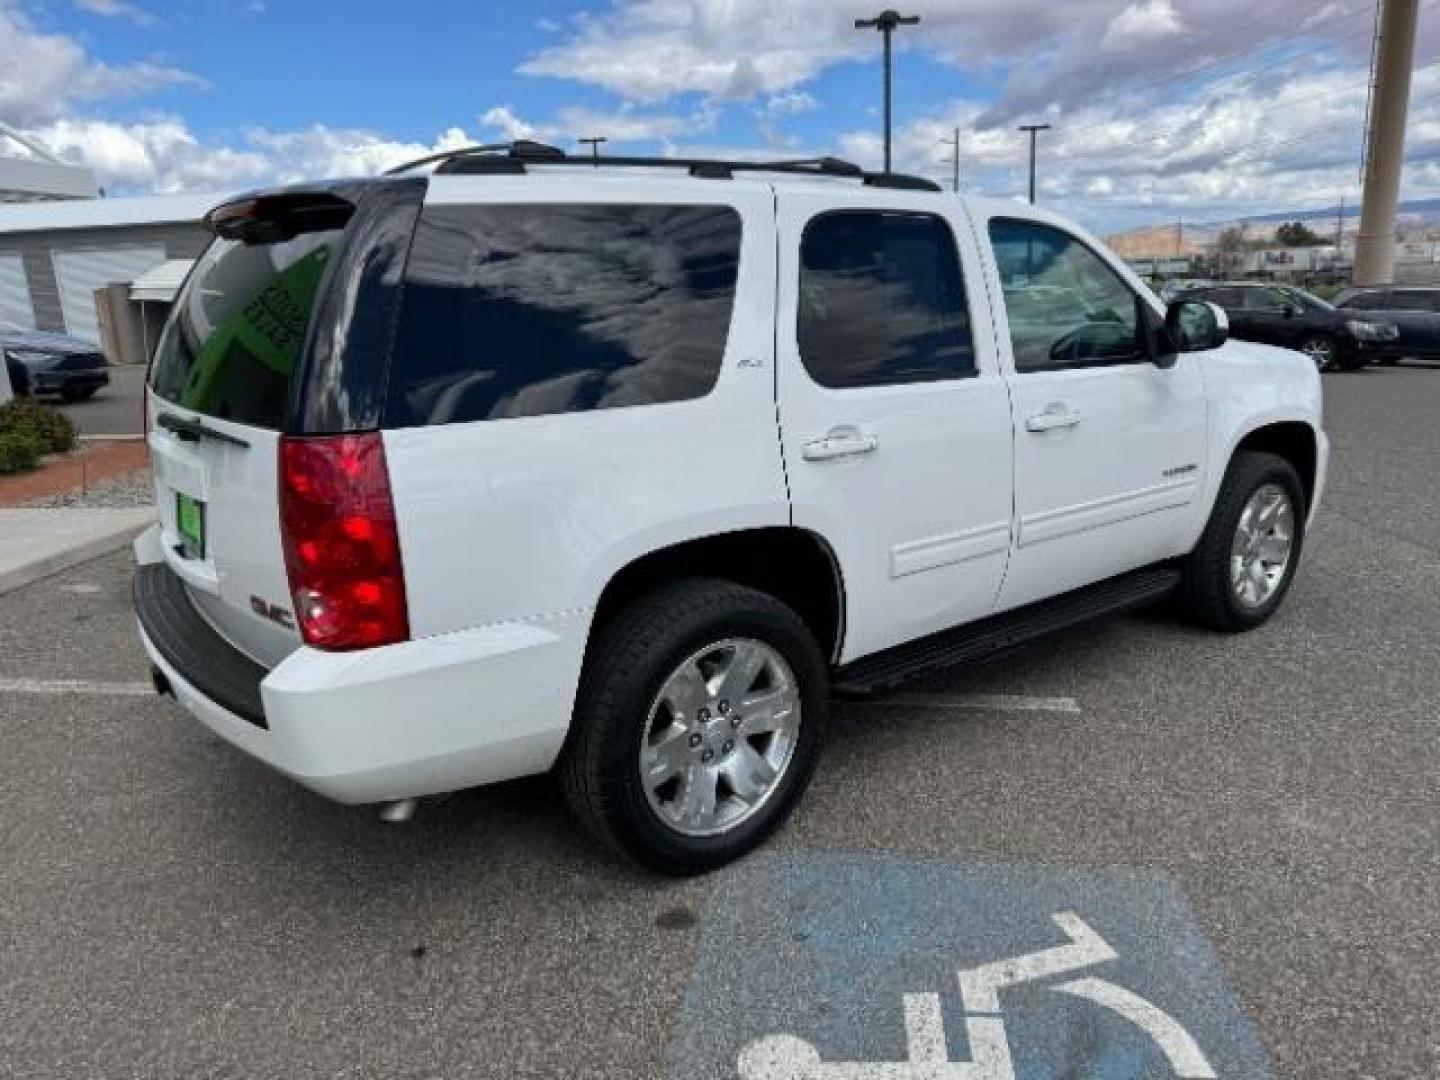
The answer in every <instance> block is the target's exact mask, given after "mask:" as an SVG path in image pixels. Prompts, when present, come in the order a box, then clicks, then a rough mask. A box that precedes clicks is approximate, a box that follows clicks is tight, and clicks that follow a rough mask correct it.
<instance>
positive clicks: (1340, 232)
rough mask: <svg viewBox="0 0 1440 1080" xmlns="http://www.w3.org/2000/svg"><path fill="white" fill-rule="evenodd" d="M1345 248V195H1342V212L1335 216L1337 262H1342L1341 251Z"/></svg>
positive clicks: (1342, 193)
mask: <svg viewBox="0 0 1440 1080" xmlns="http://www.w3.org/2000/svg"><path fill="white" fill-rule="evenodd" d="M1344 246H1345V193H1344V192H1343V191H1342V192H1341V193H1340V212H1339V213H1338V214H1336V215H1335V261H1336V262H1339V261H1340V254H1341V251H1340V249H1341V248H1343V247H1344Z"/></svg>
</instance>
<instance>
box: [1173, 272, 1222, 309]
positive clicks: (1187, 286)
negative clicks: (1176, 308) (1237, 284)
mask: <svg viewBox="0 0 1440 1080" xmlns="http://www.w3.org/2000/svg"><path fill="white" fill-rule="evenodd" d="M1214 284H1215V282H1213V281H1205V280H1202V279H1198V278H1175V279H1173V280H1171V281H1167V282H1165V284H1164V285H1161V286H1160V299H1161V300H1164V301H1165V302H1166V303H1167V304H1168V303H1170V301H1172V300H1174V299H1175V298H1176V297H1177V296H1179V295H1181V294H1182V293H1187V292H1194V291H1195V290H1196V289H1205V288H1209V287H1211V286H1213V285H1214Z"/></svg>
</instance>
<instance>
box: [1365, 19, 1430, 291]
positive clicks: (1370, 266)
mask: <svg viewBox="0 0 1440 1080" xmlns="http://www.w3.org/2000/svg"><path fill="white" fill-rule="evenodd" d="M1381 3H1382V7H1381V11H1380V44H1379V50H1378V52H1377V53H1376V60H1375V96H1374V99H1373V102H1372V106H1371V107H1372V111H1371V115H1370V133H1369V140H1368V143H1367V148H1368V149H1367V153H1366V169H1365V191H1364V194H1363V196H1362V202H1361V207H1360V232H1359V234H1358V235H1357V236H1356V239H1355V270H1354V283H1355V284H1356V285H1389V284H1390V283H1391V282H1392V281H1393V280H1394V277H1395V212H1396V209H1397V208H1398V206H1399V202H1400V173H1401V169H1402V167H1403V165H1404V162H1405V114H1406V112H1407V111H1408V109H1409V104H1410V79H1411V75H1412V73H1413V70H1414V67H1415V23H1416V21H1417V19H1418V13H1419V6H1420V4H1419V0H1381Z"/></svg>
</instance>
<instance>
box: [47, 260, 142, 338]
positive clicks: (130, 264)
mask: <svg viewBox="0 0 1440 1080" xmlns="http://www.w3.org/2000/svg"><path fill="white" fill-rule="evenodd" d="M53 258H54V263H55V280H56V282H57V283H58V284H59V286H60V309H61V311H63V312H64V313H65V329H66V330H67V331H68V332H69V333H71V334H74V335H75V336H76V337H78V338H84V339H85V340H86V341H95V342H98V341H99V340H100V317H99V316H98V315H97V314H96V312H95V290H96V289H101V288H104V287H105V286H106V285H113V284H115V283H117V282H120V283H123V284H129V283H130V282H131V281H133V280H135V278H137V277H139V276H140V275H141V274H143V273H145V271H146V270H152V269H154V268H155V267H157V266H159V265H160V264H161V263H163V262H164V261H165V249H164V248H158V247H116V248H96V249H94V250H90V251H56V252H54V253H53Z"/></svg>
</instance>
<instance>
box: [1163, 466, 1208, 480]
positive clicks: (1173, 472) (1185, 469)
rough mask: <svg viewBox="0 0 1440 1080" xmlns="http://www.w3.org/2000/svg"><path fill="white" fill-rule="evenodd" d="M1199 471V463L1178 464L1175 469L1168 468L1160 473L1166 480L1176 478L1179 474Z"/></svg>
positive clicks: (1186, 474) (1185, 474)
mask: <svg viewBox="0 0 1440 1080" xmlns="http://www.w3.org/2000/svg"><path fill="white" fill-rule="evenodd" d="M1199 471H1200V466H1199V465H1195V464H1191V465H1176V466H1175V467H1174V468H1173V469H1166V470H1165V471H1164V472H1162V473H1161V474H1160V475H1161V476H1163V477H1164V478H1165V479H1166V480H1174V479H1175V478H1176V477H1177V476H1189V475H1190V474H1191V473H1194V472H1199Z"/></svg>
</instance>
